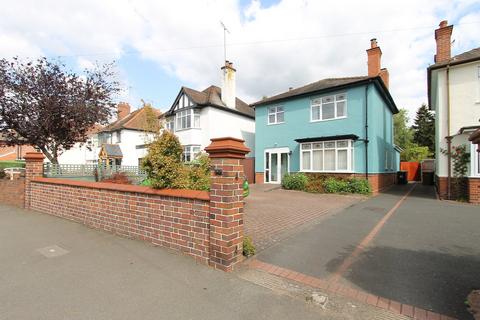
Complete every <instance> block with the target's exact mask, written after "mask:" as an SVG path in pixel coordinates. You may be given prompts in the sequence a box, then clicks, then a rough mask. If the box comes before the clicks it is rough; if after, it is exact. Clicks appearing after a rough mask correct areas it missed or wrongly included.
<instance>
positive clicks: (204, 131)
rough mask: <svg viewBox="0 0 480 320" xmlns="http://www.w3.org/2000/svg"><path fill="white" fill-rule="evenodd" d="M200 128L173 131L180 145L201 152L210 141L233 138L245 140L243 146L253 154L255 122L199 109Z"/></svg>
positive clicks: (215, 109) (217, 110)
mask: <svg viewBox="0 0 480 320" xmlns="http://www.w3.org/2000/svg"><path fill="white" fill-rule="evenodd" d="M200 110H201V111H200V128H191V129H186V130H179V131H175V135H177V137H178V138H179V140H180V143H181V144H182V145H199V146H200V148H201V149H202V150H203V149H205V147H207V146H208V145H209V144H210V139H212V138H221V137H234V138H239V139H243V140H245V145H246V146H247V147H249V148H250V150H251V152H250V153H249V154H248V155H247V157H253V156H254V154H255V120H254V119H250V118H247V117H244V116H240V115H236V114H234V113H231V112H227V111H223V110H219V109H217V108H213V107H204V108H201V109H200Z"/></svg>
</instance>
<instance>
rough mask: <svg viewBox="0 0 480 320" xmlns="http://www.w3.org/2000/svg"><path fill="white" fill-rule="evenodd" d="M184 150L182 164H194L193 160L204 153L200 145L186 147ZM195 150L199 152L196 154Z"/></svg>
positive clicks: (183, 147)
mask: <svg viewBox="0 0 480 320" xmlns="http://www.w3.org/2000/svg"><path fill="white" fill-rule="evenodd" d="M182 149H183V151H182V162H185V163H189V162H192V161H193V160H195V159H196V155H198V154H199V153H200V152H201V151H202V150H201V146H200V145H198V144H188V145H184V146H182ZM187 149H188V152H186V150H187ZM194 149H198V151H197V152H195V151H194ZM187 155H188V156H187ZM187 157H188V158H189V160H187Z"/></svg>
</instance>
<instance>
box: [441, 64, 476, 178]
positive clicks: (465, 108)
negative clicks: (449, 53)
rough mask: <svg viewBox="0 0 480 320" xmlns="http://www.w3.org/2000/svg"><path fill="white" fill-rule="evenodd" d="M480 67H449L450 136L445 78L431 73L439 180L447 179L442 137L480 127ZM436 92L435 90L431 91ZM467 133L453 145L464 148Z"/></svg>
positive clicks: (442, 75)
mask: <svg viewBox="0 0 480 320" xmlns="http://www.w3.org/2000/svg"><path fill="white" fill-rule="evenodd" d="M479 67H480V63H478V62H476V63H470V64H461V65H458V66H452V67H450V76H449V77H450V132H449V130H448V124H447V117H448V105H447V76H446V73H447V72H446V70H445V69H441V70H438V71H436V70H435V71H433V72H435V73H437V76H438V82H437V88H436V97H435V98H436V99H434V100H436V101H437V105H436V106H435V110H436V113H435V126H436V132H435V133H436V141H437V144H436V147H435V149H436V150H435V151H436V152H435V153H436V158H437V161H436V172H437V175H439V176H441V177H446V176H447V175H448V158H447V156H446V155H444V154H442V153H441V150H442V149H444V150H446V149H447V143H446V140H445V137H446V136H448V135H455V134H457V133H458V132H459V130H460V128H462V127H468V126H478V125H480V122H479V119H480V79H479V74H478V73H479V70H478V68H479ZM432 91H433V92H435V89H434V90H432ZM468 135H469V133H465V134H462V135H459V136H455V138H454V139H453V140H452V145H453V146H457V145H460V144H467V150H470V142H469V141H468Z"/></svg>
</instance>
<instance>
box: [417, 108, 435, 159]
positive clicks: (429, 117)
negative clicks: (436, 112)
mask: <svg viewBox="0 0 480 320" xmlns="http://www.w3.org/2000/svg"><path fill="white" fill-rule="evenodd" d="M412 129H413V130H414V133H413V142H415V143H416V144H418V145H420V146H426V147H428V149H429V150H430V152H431V153H432V154H434V152H435V117H434V116H433V114H432V112H430V110H428V107H427V106H426V105H425V104H422V106H421V107H420V108H419V109H418V110H417V115H416V117H415V123H414V125H413V126H412Z"/></svg>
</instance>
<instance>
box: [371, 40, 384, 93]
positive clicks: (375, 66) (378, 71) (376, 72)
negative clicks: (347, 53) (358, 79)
mask: <svg viewBox="0 0 480 320" xmlns="http://www.w3.org/2000/svg"><path fill="white" fill-rule="evenodd" d="M367 57H368V76H369V77H376V76H380V78H382V80H383V83H384V84H385V86H386V87H387V88H388V83H389V73H388V70H387V68H382V63H381V60H382V50H381V49H380V47H379V46H378V43H377V39H375V38H373V39H371V40H370V49H367Z"/></svg>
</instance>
